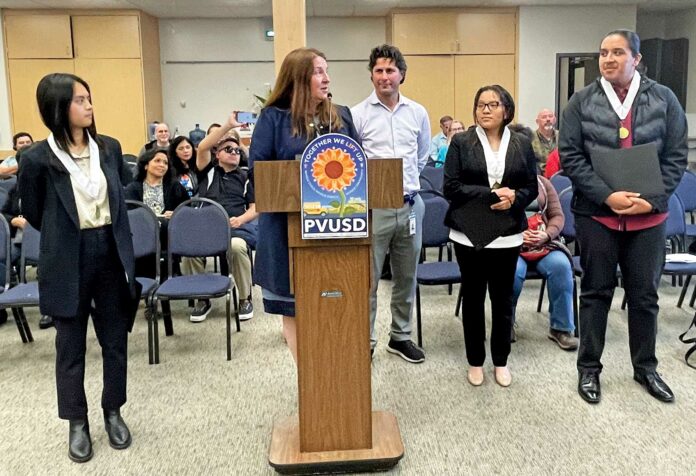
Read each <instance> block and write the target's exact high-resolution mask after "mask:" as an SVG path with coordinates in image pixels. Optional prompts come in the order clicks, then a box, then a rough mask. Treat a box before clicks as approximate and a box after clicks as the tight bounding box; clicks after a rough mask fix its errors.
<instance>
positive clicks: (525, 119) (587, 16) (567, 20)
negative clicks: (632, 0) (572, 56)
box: [517, 5, 636, 127]
mask: <svg viewBox="0 0 696 476" xmlns="http://www.w3.org/2000/svg"><path fill="white" fill-rule="evenodd" d="M519 19H520V25H519V26H520V30H519V42H520V46H519V74H518V81H519V82H518V85H519V88H518V92H517V97H518V98H519V99H518V103H519V104H518V106H519V109H518V116H517V117H518V120H519V121H520V122H521V123H523V124H525V125H527V126H530V127H535V124H534V120H535V118H536V115H537V113H538V112H539V110H540V109H542V108H549V109H553V108H554V107H555V103H556V53H587V52H593V51H598V49H599V43H600V42H601V40H602V38H603V37H604V35H605V34H606V33H608V32H609V31H611V30H615V29H617V28H629V29H632V30H635V28H636V7H635V5H628V6H588V5H584V6H578V7H520V13H519Z"/></svg>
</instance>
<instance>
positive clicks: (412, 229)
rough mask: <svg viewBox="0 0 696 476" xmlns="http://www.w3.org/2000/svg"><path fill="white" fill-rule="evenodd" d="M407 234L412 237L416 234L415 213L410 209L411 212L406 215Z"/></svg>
mask: <svg viewBox="0 0 696 476" xmlns="http://www.w3.org/2000/svg"><path fill="white" fill-rule="evenodd" d="M408 234H409V236H413V235H415V234H416V211H415V210H414V209H413V207H411V212H410V213H409V214H408Z"/></svg>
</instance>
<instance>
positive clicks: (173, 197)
mask: <svg viewBox="0 0 696 476" xmlns="http://www.w3.org/2000/svg"><path fill="white" fill-rule="evenodd" d="M162 195H164V210H165V211H167V210H171V211H174V209H175V208H176V207H178V206H179V205H181V204H182V203H184V202H185V201H186V200H188V199H189V196H188V192H187V191H186V189H185V188H184V186H183V185H181V184H180V183H179V182H178V181H174V180H164V181H163V182H162ZM126 200H138V201H139V202H142V201H143V183H142V182H139V181H137V180H136V181H135V182H131V183H129V184H128V186H127V187H126Z"/></svg>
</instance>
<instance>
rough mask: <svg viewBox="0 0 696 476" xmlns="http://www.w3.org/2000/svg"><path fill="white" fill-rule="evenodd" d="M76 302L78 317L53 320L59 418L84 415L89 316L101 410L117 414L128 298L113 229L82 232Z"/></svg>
mask: <svg viewBox="0 0 696 476" xmlns="http://www.w3.org/2000/svg"><path fill="white" fill-rule="evenodd" d="M75 265H76V266H79V267H80V303H79V306H78V313H77V316H73V317H55V318H54V319H55V324H56V385H57V389H58V416H59V417H60V418H62V419H65V420H71V419H75V418H84V417H86V416H87V398H86V396H85V386H84V379H85V350H86V342H85V341H86V337H87V321H88V320H89V316H90V314H91V315H92V322H93V324H94V330H95V332H96V334H97V339H98V340H99V344H100V346H101V349H102V359H103V379H104V389H103V392H102V402H101V404H102V408H103V409H105V410H117V409H119V408H120V407H121V406H122V405H123V404H124V403H126V372H127V368H126V362H127V353H128V327H129V319H128V303H129V302H130V295H129V292H128V286H127V283H126V274H125V271H124V270H123V266H122V265H121V261H120V260H119V257H118V251H117V249H116V243H115V241H114V238H113V233H112V231H111V226H105V227H101V228H95V229H89V230H82V232H81V241H80V262H79V263H75Z"/></svg>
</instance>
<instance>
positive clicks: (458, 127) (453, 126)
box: [433, 119, 466, 169]
mask: <svg viewBox="0 0 696 476" xmlns="http://www.w3.org/2000/svg"><path fill="white" fill-rule="evenodd" d="M465 130H466V129H464V123H463V122H462V121H458V120H456V119H454V120H452V122H450V126H449V129H448V131H447V142H445V144H444V145H443V146H441V147H440V150H439V151H438V153H437V159H436V160H435V163H434V164H433V166H434V167H435V168H438V169H439V168H440V167H443V166H444V165H445V158H446V157H447V149H449V145H450V142H452V137H454V135H455V134H457V133H459V132H464V131H465Z"/></svg>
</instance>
